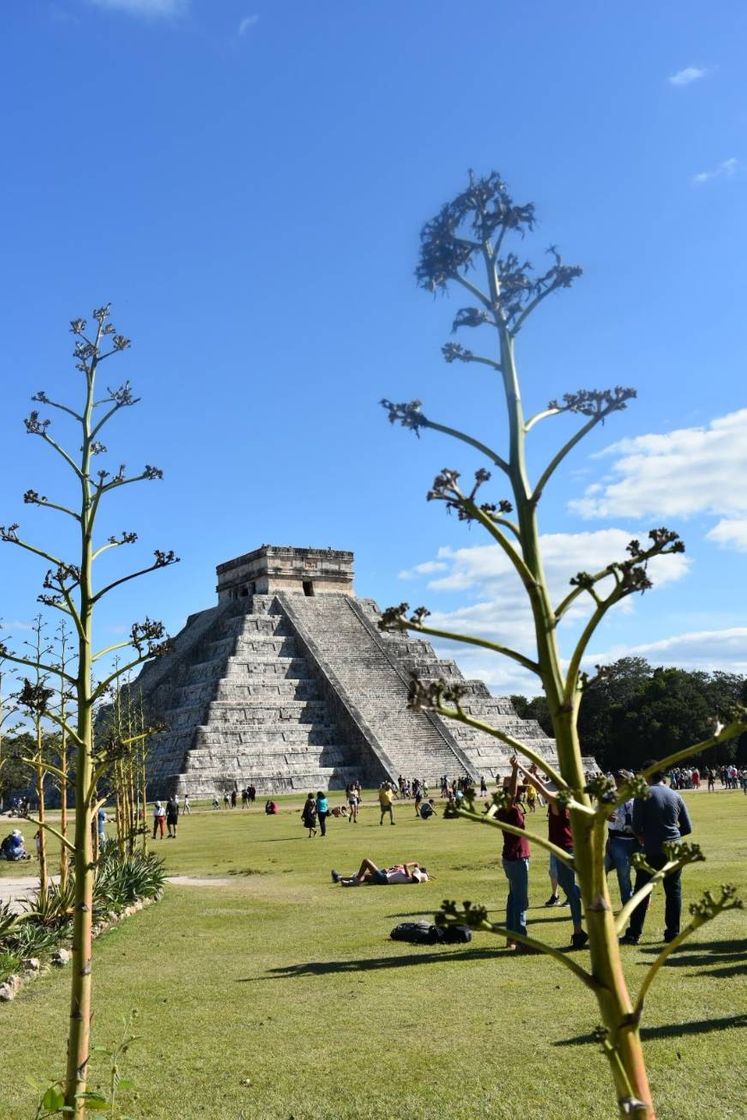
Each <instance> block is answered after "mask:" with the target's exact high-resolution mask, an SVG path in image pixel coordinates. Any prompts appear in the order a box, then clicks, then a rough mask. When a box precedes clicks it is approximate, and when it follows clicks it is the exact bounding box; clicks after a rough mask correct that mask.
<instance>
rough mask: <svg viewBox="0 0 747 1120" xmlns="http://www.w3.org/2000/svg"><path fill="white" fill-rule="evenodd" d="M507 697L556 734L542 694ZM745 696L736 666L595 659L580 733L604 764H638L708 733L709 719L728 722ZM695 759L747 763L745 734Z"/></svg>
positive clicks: (584, 743) (745, 686) (605, 766)
mask: <svg viewBox="0 0 747 1120" xmlns="http://www.w3.org/2000/svg"><path fill="white" fill-rule="evenodd" d="M511 700H512V701H513V704H514V707H515V709H516V712H517V715H519V717H520V718H521V719H536V720H537V722H538V723H539V725H540V727H541V728H542V730H543V731H545V732H546V733H547V734H548V735H552V734H553V729H552V719H551V718H550V712H549V708H548V704H547V700H546V698H545V697H544V696H535V697H533V698H531V699H528V698H527V697H526V696H522V695H514V696H512V697H511ZM745 702H747V678H745V677H742V676H739V675H738V674H737V673H725V672H721V671H715V672H710V673H709V672H705V671H703V670H688V669H678V668H675V667H663V666H654V665H650V664H649V662H648V661H646V659H645V658H643V657H622V658H620V659H619V660H618V661H615V662H613V663H612V664H611V665H605V666H600V667H597V671H596V674H595V675H594V676H593V677H590V678H589V680H588V682H587V684H586V687H585V689H584V692H583V697H582V700H581V706H580V709H579V716H578V731H579V738H580V740H581V746H582V749H583V752H584V754H585V755H587V756H592V757H594V758H595V759H596V760H597V762H598V764H599V765H600V766H601V767H602V769H603V770H617V769H621V768H622V769H630V770H635V769H638V768H640V767H641V766H642V765H643V763H644V762H645V761H646V759H649V758H657V759H658V758H665V757H666V756H667V755H670V754H672V753H673V752H674V751H676V750H677V749H678V748H679V747H682V746H685V745H686V744H688V743H697V742H698V741H700V740H704V739H707V738H708V736H709V735H710V734H711V733H712V731H713V724H714V719H720V720H721V721H722V722H724V723H726V722H728V719H729V717H730V713H731V712H732V711H733V709H734V707H735V706H736V705H739V704H744V703H745ZM694 761H699V762H702V764H703V765H706V766H718V765H723V764H724V763H726V762H736V763H737V764H738V765H747V734H743V735H741V736H739V737H738V738H735V739H732V740H731V741H729V742H727V743H722V744H720V745H719V746H718V747H716V748H714V749H713V750H710V751H708V752H707V753H706V754H704V755H703V758H702V759H696V760H694Z"/></svg>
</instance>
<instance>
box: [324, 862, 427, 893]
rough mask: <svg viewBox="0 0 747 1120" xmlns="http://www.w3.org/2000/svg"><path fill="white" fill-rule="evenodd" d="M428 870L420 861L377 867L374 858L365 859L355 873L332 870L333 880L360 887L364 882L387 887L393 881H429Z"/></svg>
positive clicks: (344, 885)
mask: <svg viewBox="0 0 747 1120" xmlns="http://www.w3.org/2000/svg"><path fill="white" fill-rule="evenodd" d="M428 879H429V875H428V872H427V871H426V869H425V868H424V867H423V866H422V864H420V863H415V862H414V861H413V862H410V863H397V864H395V865H394V867H384V868H381V867H377V866H376V864H375V863H374V862H373V860H370V859H364V860H363V863H362V864H361V865H360V867H359V868H358V870H357V871H356V873H355V875H340V873H339V871H332V882H333V883H339V884H340V886H342V887H360V886H361V884H362V883H368V884H370V885H372V886H377V887H387V886H390V885H391V884H393V883H427V882H428Z"/></svg>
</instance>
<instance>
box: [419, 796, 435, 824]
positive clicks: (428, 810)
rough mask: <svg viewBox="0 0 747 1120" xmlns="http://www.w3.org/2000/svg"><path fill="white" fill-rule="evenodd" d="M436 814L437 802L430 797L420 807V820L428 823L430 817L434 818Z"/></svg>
mask: <svg viewBox="0 0 747 1120" xmlns="http://www.w3.org/2000/svg"><path fill="white" fill-rule="evenodd" d="M435 812H436V802H435V801H434V800H433V798H432V797H430V798H429V799H428V800H427V801H424V802H423V804H422V805H421V806H420V819H421V820H423V821H427V820H428V818H429V817H432V816H434V815H435Z"/></svg>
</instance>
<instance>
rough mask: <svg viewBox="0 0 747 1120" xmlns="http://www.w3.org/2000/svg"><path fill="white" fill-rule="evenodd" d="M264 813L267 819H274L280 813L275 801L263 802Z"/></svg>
mask: <svg viewBox="0 0 747 1120" xmlns="http://www.w3.org/2000/svg"><path fill="white" fill-rule="evenodd" d="M265 812H266V813H267V816H268V817H274V816H275V815H276V814H277V813H279V812H280V809H279V807H278V803H277V801H265Z"/></svg>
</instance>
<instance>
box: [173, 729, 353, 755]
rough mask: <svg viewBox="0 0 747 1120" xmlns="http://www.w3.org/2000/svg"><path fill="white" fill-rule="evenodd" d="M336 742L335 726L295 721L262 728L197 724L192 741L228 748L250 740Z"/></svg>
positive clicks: (251, 741) (238, 746) (306, 742)
mask: <svg viewBox="0 0 747 1120" xmlns="http://www.w3.org/2000/svg"><path fill="white" fill-rule="evenodd" d="M336 741H337V729H336V728H335V727H333V726H330V725H326V724H317V723H314V724H296V725H295V726H294V725H291V724H287V725H283V726H281V725H273V724H268V725H265V726H263V727H261V728H260V727H258V726H255V727H252V728H245V727H243V726H242V725H241V724H236V725H230V724H226V725H225V726H224V727H222V728H220V729H216V728H214V727H198V728H197V731H196V734H195V737H194V744H195V749H200V748H202V747H205V748H207V749H209V748H211V747H212V746H214V745H218V744H225V745H226V746H227V747H228V748H229V749H231V750H233V749H237V748H240V747H242V746H248V747H250V746H251V745H252V744H253V743H257V742H261V743H268V744H272V743H278V744H287V745H288V746H296V745H298V746H304V745H306V744H308V745H309V746H317V747H319V746H324V745H326V744H333V743H335V742H336Z"/></svg>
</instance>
